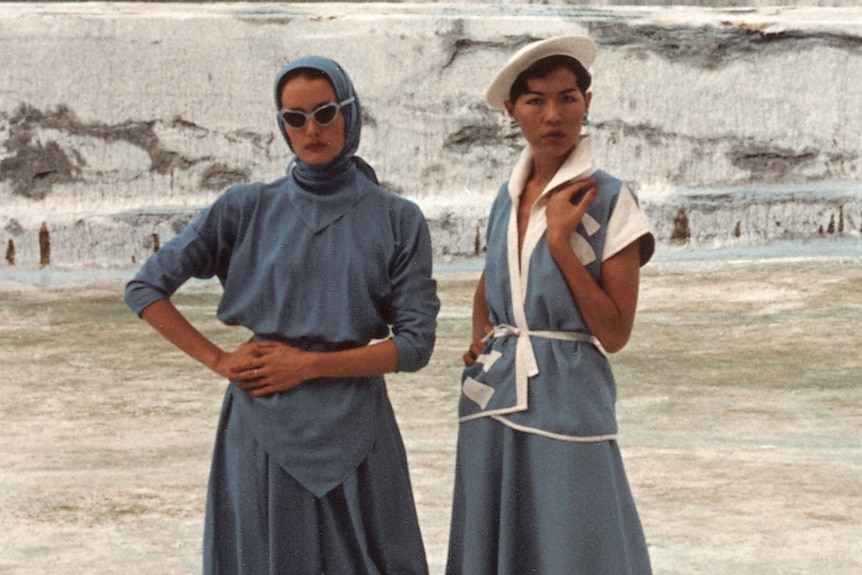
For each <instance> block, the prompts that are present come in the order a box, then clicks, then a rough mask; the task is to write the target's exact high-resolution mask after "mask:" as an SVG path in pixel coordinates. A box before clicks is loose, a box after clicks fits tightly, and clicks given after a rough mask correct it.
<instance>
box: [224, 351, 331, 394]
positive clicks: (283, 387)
mask: <svg viewBox="0 0 862 575" xmlns="http://www.w3.org/2000/svg"><path fill="white" fill-rule="evenodd" d="M241 350H242V351H243V352H244V353H243V355H245V356H246V357H245V359H244V360H243V361H241V362H239V363H237V364H236V365H234V367H233V368H232V369H231V374H232V376H233V377H232V379H233V380H234V381H236V382H237V386H238V387H239V388H240V389H242V390H245V391H247V392H248V394H249V395H250V396H251V397H263V396H266V395H272V394H273V393H278V392H280V391H287V390H289V389H293V388H294V387H296V386H297V385H299V384H300V383H302V382H303V381H307V380H309V379H313V378H314V377H315V376H314V374H313V373H312V372H311V358H312V356H313V355H314V354H313V353H312V352H308V351H303V350H301V349H297V348H295V347H291V346H289V345H287V344H286V343H281V342H276V341H255V342H251V343H247V344H245V345H244V346H242V348H241Z"/></svg>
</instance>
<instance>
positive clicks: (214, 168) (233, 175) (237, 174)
mask: <svg viewBox="0 0 862 575" xmlns="http://www.w3.org/2000/svg"><path fill="white" fill-rule="evenodd" d="M249 178H250V175H249V173H248V172H247V171H246V170H233V169H231V168H229V167H227V166H225V165H224V164H213V165H211V166H209V167H208V168H207V169H206V170H205V171H204V174H203V176H202V177H201V187H202V188H203V189H205V190H223V189H225V188H227V187H229V186H232V185H233V184H239V183H241V182H247V181H249Z"/></svg>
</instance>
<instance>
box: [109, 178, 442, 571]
mask: <svg viewBox="0 0 862 575" xmlns="http://www.w3.org/2000/svg"><path fill="white" fill-rule="evenodd" d="M340 178H341V179H342V180H343V181H341V182H337V183H336V184H338V185H335V186H333V185H331V184H332V182H328V186H327V190H329V191H328V192H326V193H322V191H321V190H309V189H305V188H303V187H302V186H299V185H298V184H297V182H296V181H295V180H294V179H293V176H287V177H285V178H282V179H280V180H277V181H275V182H272V183H267V184H262V183H255V184H247V185H239V186H235V187H233V188H231V189H229V190H228V191H227V192H225V193H224V194H223V195H222V196H221V197H220V198H219V199H218V200H217V201H216V202H215V203H214V204H213V205H212V206H211V207H209V208H208V209H206V210H205V211H204V212H203V213H201V215H200V216H199V217H198V218H197V219H195V220H194V221H193V222H192V223H191V224H189V226H188V227H187V228H186V229H185V230H183V231H182V232H181V233H180V234H178V235H177V236H175V237H174V238H173V239H172V240H171V241H169V242H167V243H166V244H165V245H164V246H163V247H162V249H161V250H160V251H159V252H157V253H156V254H154V255H153V256H152V257H151V258H150V259H149V260H148V261H147V262H146V263H145V264H144V265H143V266H142V268H141V270H140V271H139V273H138V274H137V275H136V276H135V278H134V279H133V280H132V281H131V282H129V284H128V286H127V288H126V302H127V303H128V305H129V306H130V307H131V308H132V309H133V310H134V311H135V312H136V313H139V314H140V313H141V312H142V311H143V310H144V309H145V308H146V307H147V306H148V305H150V304H152V303H153V302H155V301H156V300H159V299H163V298H168V297H170V296H171V295H172V294H173V293H174V292H175V291H176V290H177V289H178V288H179V286H181V285H182V284H183V282H185V281H186V280H187V279H189V278H190V277H197V278H210V277H214V276H215V277H218V279H219V280H220V282H221V284H222V285H223V288H224V293H223V295H222V297H221V300H220V302H219V305H218V311H217V314H218V317H219V319H220V320H221V321H222V322H224V323H225V324H227V325H237V326H244V327H246V328H248V329H249V330H251V332H253V334H254V338H255V339H269V340H278V341H283V342H286V343H289V344H291V345H293V346H296V347H300V348H303V349H308V350H315V351H328V350H342V349H349V348H356V347H360V346H364V345H368V344H369V343H371V342H373V340H377V339H383V338H387V337H392V338H393V340H394V342H395V345H396V347H397V350H398V360H399V366H398V367H399V370H400V371H415V370H418V369H420V368H421V367H423V366H424V365H425V364H426V363H427V362H428V360H429V358H430V356H431V352H432V349H433V345H434V330H435V318H436V314H437V311H438V309H439V300H438V298H437V295H436V284H435V282H434V280H433V279H432V278H431V245H430V235H429V232H428V228H427V224H426V222H425V219H424V217H423V216H422V213H421V212H420V210H419V208H418V207H417V206H416V205H415V204H413V203H412V202H409V201H407V200H405V199H403V198H401V197H398V196H396V195H395V194H392V193H390V192H388V191H386V190H384V189H383V188H381V187H379V186H378V185H376V184H375V183H373V182H372V181H371V180H369V179H368V178H367V177H366V176H365V175H364V174H363V173H361V172H360V170H359V169H358V168H357V167H356V166H353V165H352V166H350V168H349V169H348V170H347V172H346V173H344V174H342V175H341V176H340ZM333 189H334V191H333ZM303 494H305V495H303ZM279 502H282V503H279ZM312 502H318V503H312ZM309 506H310V507H309ZM360 516H361V517H362V518H363V519H361V520H360V521H359V522H358V523H355V524H353V526H352V527H350V521H355V520H357V519H358V518H359V517H360ZM351 518H352V519H351ZM318 523H319V525H318ZM298 524H301V525H303V526H305V527H304V528H301V529H300V531H301V536H300V534H299V533H297V528H296V526H297V525H298ZM315 525H318V526H317V527H315ZM261 526H263V527H261ZM318 538H320V539H318ZM204 548H205V553H204V565H205V572H207V573H254V574H257V573H264V572H267V571H266V570H265V566H266V565H269V566H270V567H269V571H268V572H270V573H282V572H285V571H284V569H285V568H286V567H285V562H287V563H289V564H290V565H291V566H292V568H293V569H295V571H290V570H288V571H286V572H297V573H299V572H306V571H307V572H315V573H320V572H321V571H326V572H331V573H338V572H340V571H341V570H342V569H343V566H344V565H355V566H356V568H361V569H362V570H363V571H364V572H368V573H376V572H377V571H378V570H380V571H381V572H386V571H387V570H394V571H398V572H404V573H424V572H425V571H426V570H427V566H426V564H425V555H424V549H423V548H422V542H421V537H420V535H419V531H418V522H417V520H416V515H415V508H414V505H413V500H412V494H411V491H410V485H409V477H408V475H407V470H406V458H405V455H404V448H403V443H402V442H401V438H400V435H399V432H398V429H397V425H396V423H395V419H394V414H393V413H392V407H391V405H390V403H389V400H388V398H387V395H386V389H385V384H384V379H383V377H369V378H361V379H324V380H317V381H313V382H307V383H304V384H301V385H299V386H297V387H295V388H293V389H291V390H289V391H287V392H283V393H277V394H274V395H272V396H269V397H263V398H252V397H250V396H249V395H248V394H247V393H246V392H244V391H242V390H240V389H239V388H238V387H237V386H236V385H235V384H234V383H231V384H230V385H229V386H228V389H227V393H226V397H225V402H224V407H223V409H222V417H221V421H220V424H219V429H218V433H217V440H216V449H215V453H214V456H213V467H212V471H211V474H210V487H209V497H208V503H207V524H206V536H205V545H204ZM360 565H363V566H362V567H359V566H360ZM327 566H328V567H327Z"/></svg>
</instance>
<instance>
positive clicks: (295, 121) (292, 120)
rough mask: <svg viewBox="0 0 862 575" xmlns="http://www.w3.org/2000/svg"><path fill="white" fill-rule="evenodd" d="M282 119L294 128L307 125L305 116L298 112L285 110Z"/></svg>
mask: <svg viewBox="0 0 862 575" xmlns="http://www.w3.org/2000/svg"><path fill="white" fill-rule="evenodd" d="M281 119H282V120H284V123H285V124H287V125H288V126H290V127H291V128H294V129H297V130H298V129H299V128H301V127H303V126H304V125H305V116H304V115H303V114H300V113H298V112H283V113H282V114H281Z"/></svg>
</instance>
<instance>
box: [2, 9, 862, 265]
mask: <svg viewBox="0 0 862 575" xmlns="http://www.w3.org/2000/svg"><path fill="white" fill-rule="evenodd" d="M571 32H575V33H586V34H589V35H590V36H591V37H593V38H594V39H595V40H596V41H597V42H598V43H599V45H600V56H599V60H598V62H597V64H596V66H595V68H594V78H595V82H594V98H593V108H592V110H591V121H592V127H591V128H590V131H591V133H593V134H594V136H595V138H596V140H597V142H596V148H597V150H598V152H597V154H598V156H599V159H600V161H601V163H602V164H603V166H604V167H605V168H606V169H608V170H609V171H611V172H612V173H614V174H616V175H618V176H620V177H623V178H625V179H629V180H631V181H632V182H633V184H634V185H635V186H636V188H637V189H638V191H639V193H640V195H641V198H642V199H643V201H644V203H645V205H646V206H647V208H648V210H649V213H650V216H651V218H652V220H653V222H654V226H655V229H656V232H657V234H658V235H659V237H660V239H662V240H667V239H669V238H670V236H671V233H672V229H673V219H674V217H675V216H676V215H677V213H678V211H679V209H680V208H683V209H685V210H686V212H687V215H688V219H689V225H690V227H691V229H690V233H691V241H692V242H695V243H710V242H722V241H760V240H763V239H770V238H775V237H800V238H806V237H810V236H816V235H818V234H819V233H820V228H823V230H824V233H828V232H829V225H828V224H829V220H830V218H833V219H834V218H836V217H843V221H844V222H845V225H843V226H842V232H843V233H845V234H850V235H852V234H859V232H860V228H862V200H860V196H862V189H860V188H862V186H860V179H862V173H860V172H862V170H860V167H862V166H860V159H859V155H860V150H862V114H859V110H860V109H862V96H860V90H859V86H862V8H854V7H844V8H772V7H764V8H759V9H745V10H741V9H702V8H632V7H607V6H602V7H597V6H596V7H586V8H585V7H571V6H565V5H556V6H553V5H552V6H540V5H537V6H533V5H522V4H511V3H510V4H486V3H482V4H473V5H461V4H391V5H389V4H296V5H282V4H214V5H205V4H204V5H200V4H176V5H170V4H168V5H165V4H125V3H120V4H100V3H86V4H0V58H2V59H3V65H2V66H0V230H2V235H0V240H2V242H3V243H4V244H5V243H6V242H7V241H8V240H9V239H12V240H13V241H14V242H15V247H16V252H17V253H16V259H17V261H18V262H19V263H21V264H24V263H26V262H34V261H35V262H38V242H37V241H36V239H35V238H36V234H37V232H38V229H39V226H40V225H41V223H42V222H43V221H46V222H48V225H49V228H50V229H51V231H52V258H53V262H54V263H56V264H59V265H123V264H128V263H130V262H132V261H133V260H134V261H136V262H140V261H142V259H143V258H145V257H146V256H147V255H148V253H150V252H151V250H152V243H153V233H158V234H159V237H160V241H162V242H164V241H166V240H167V239H168V238H169V237H170V236H171V235H173V233H175V230H176V229H177V228H178V227H180V226H182V225H183V224H184V223H185V222H186V221H188V219H189V218H190V217H191V216H192V215H193V214H194V213H195V212H196V211H197V210H198V209H199V208H200V207H201V206H203V205H206V204H207V203H209V202H210V201H212V200H213V199H214V198H215V197H216V196H217V195H218V194H219V193H220V192H221V191H222V190H223V189H224V188H225V187H226V186H228V185H230V184H231V183H234V182H238V181H247V180H252V179H262V180H268V179H273V178H275V177H278V176H280V175H281V174H282V173H283V171H284V168H285V166H286V165H287V162H288V159H289V156H288V149H287V147H286V145H285V144H284V143H283V142H282V140H281V137H280V135H279V134H278V132H277V129H276V125H275V120H274V109H273V97H272V86H271V83H272V79H273V77H274V75H275V73H276V72H277V71H278V70H279V69H280V68H281V66H282V65H284V64H285V63H286V62H287V61H289V60H290V59H292V58H295V57H298V56H300V55H303V54H306V53H312V52H314V53H320V54H324V55H328V56H331V57H333V58H335V59H336V60H338V61H339V62H341V63H342V64H343V65H344V67H345V68H346V69H347V70H348V72H349V73H350V74H351V76H352V78H353V80H354V83H355V84H356V86H357V89H358V91H359V94H360V97H361V99H362V103H363V108H364V115H365V126H364V128H363V141H362V146H361V148H360V153H361V154H362V155H363V156H364V157H365V158H366V159H367V160H368V161H369V162H370V163H371V164H372V165H373V166H374V167H375V169H376V170H377V172H378V175H379V176H380V178H381V180H382V181H383V182H384V183H385V184H386V185H388V186H389V187H390V188H391V189H393V190H395V191H397V192H399V193H402V194H404V195H405V196H407V197H410V198H412V199H414V200H415V201H417V202H418V203H419V204H420V205H421V206H422V207H423V209H424V210H425V212H426V214H427V215H428V217H429V219H430V220H431V223H432V229H433V232H434V242H435V249H436V251H437V252H438V254H471V253H473V252H474V251H475V249H476V244H477V242H476V235H477V231H479V232H480V234H479V235H480V240H481V231H482V230H483V226H484V219H483V218H484V215H485V213H486V211H487V209H488V207H489V205H490V202H491V199H492V197H493V195H494V193H495V192H496V189H497V187H498V186H499V184H500V183H501V182H502V181H503V180H504V179H505V178H506V177H507V175H508V170H509V168H510V166H511V164H512V161H513V159H514V157H515V155H516V154H517V151H518V148H519V146H520V144H519V143H518V142H519V141H518V138H517V135H516V134H513V133H512V132H511V130H510V129H509V125H508V122H507V121H506V119H505V118H504V117H503V115H502V114H501V113H500V112H498V111H494V110H490V109H489V108H487V106H485V105H484V103H483V93H484V89H485V87H486V85H487V83H488V81H489V80H490V78H491V77H492V76H493V74H494V71H495V70H496V69H497V68H498V67H499V66H500V65H501V64H502V63H503V62H504V61H505V60H506V58H507V57H508V56H509V55H510V54H511V53H512V52H513V51H514V50H516V49H517V48H518V47H520V46H521V45H523V44H524V43H525V42H528V41H531V40H533V39H536V38H544V37H547V36H551V35H555V34H562V33H571ZM839 214H840V216H839ZM835 228H836V231H837V226H835ZM479 244H480V245H479V247H480V249H481V241H480V242H479Z"/></svg>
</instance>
